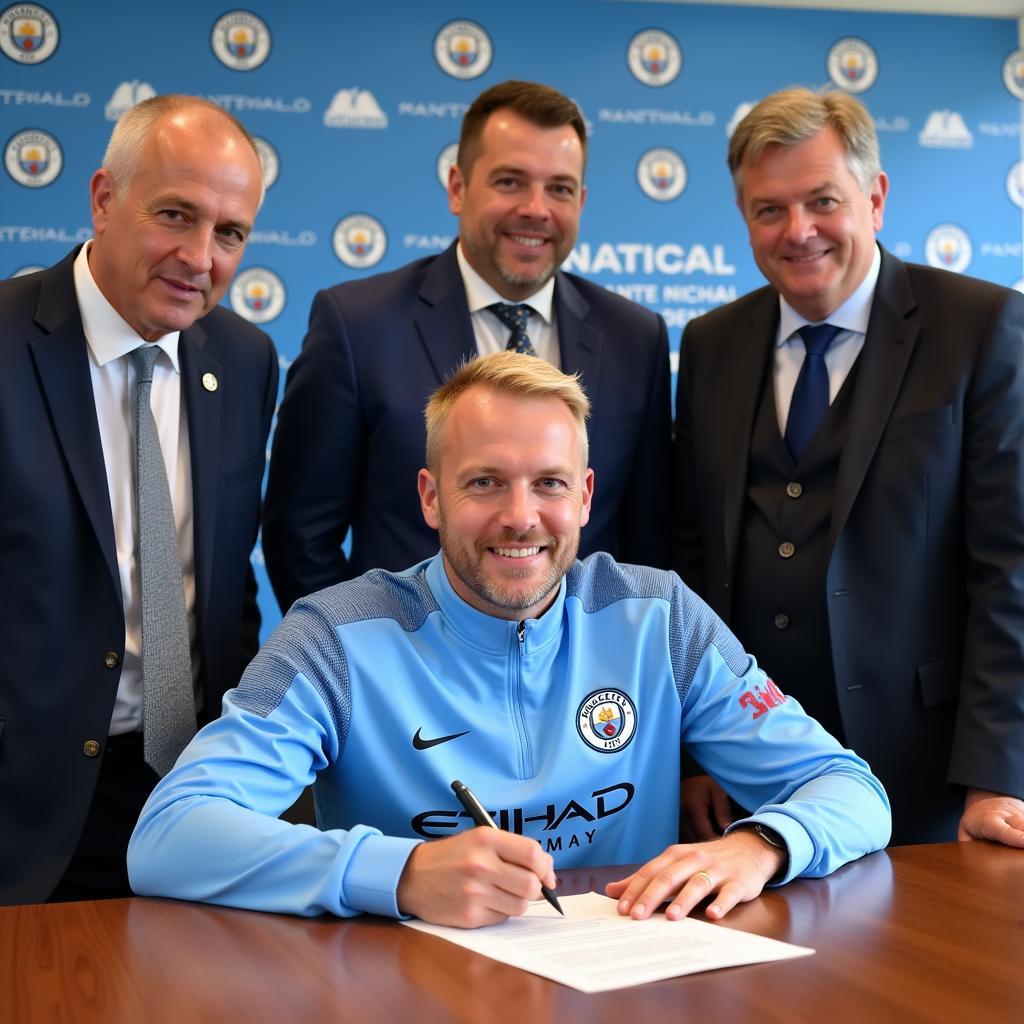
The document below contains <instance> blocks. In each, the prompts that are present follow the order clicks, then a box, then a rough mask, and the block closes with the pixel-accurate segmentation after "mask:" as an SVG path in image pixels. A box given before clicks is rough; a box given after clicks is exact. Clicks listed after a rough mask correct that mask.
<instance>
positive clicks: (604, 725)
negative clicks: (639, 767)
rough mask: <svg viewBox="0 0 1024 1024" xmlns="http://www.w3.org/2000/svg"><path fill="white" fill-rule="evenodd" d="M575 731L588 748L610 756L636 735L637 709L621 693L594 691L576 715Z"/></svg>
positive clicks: (611, 690)
mask: <svg viewBox="0 0 1024 1024" xmlns="http://www.w3.org/2000/svg"><path fill="white" fill-rule="evenodd" d="M576 730H577V731H578V732H579V734H580V738H581V739H582V740H583V742H584V743H586V745H587V746H588V747H591V748H592V749H593V750H598V751H600V752H601V753H602V754H613V753H615V752H616V751H619V750H622V749H623V748H624V747H627V746H629V742H630V740H632V739H633V736H634V734H635V733H636V706H635V705H634V704H633V701H632V700H631V699H630V697H629V696H628V695H627V694H625V693H623V692H622V690H615V689H607V690H595V691H594V692H593V693H591V694H589V695H588V696H587V697H585V698H584V699H583V701H582V703H581V704H580V706H579V708H578V710H577V712H576Z"/></svg>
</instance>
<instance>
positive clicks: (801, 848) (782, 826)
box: [725, 811, 814, 887]
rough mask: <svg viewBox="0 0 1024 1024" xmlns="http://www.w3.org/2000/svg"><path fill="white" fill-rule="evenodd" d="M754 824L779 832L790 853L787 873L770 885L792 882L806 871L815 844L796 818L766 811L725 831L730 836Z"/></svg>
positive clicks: (736, 822) (735, 822)
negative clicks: (738, 829) (745, 826)
mask: <svg viewBox="0 0 1024 1024" xmlns="http://www.w3.org/2000/svg"><path fill="white" fill-rule="evenodd" d="M754 822H757V823H759V824H761V825H764V826H766V827H767V828H770V829H772V830H773V831H774V832H777V833H778V834H779V836H780V837H781V838H782V841H783V842H784V843H785V844H786V850H787V851H788V853H789V860H788V863H787V864H786V870H785V873H784V874H783V875H782V877H781V878H778V879H773V880H772V882H771V883H770V884H771V885H772V886H773V887H774V886H777V885H785V884H786V883H787V882H791V881H792V880H793V879H794V878H796V877H797V876H798V875H800V874H801V873H802V872H803V871H804V869H805V868H806V867H807V865H808V864H810V863H811V858H812V857H813V856H814V843H813V842H812V841H811V837H810V836H809V835H808V833H807V829H805V828H804V827H803V825H801V824H800V822H798V821H797V820H796V819H795V818H791V817H790V816H789V815H788V814H779V813H778V812H776V811H764V812H763V813H761V814H755V815H754V816H753V817H750V818H743V819H742V820H740V821H734V822H733V823H732V824H731V825H730V826H729V827H728V828H727V829H726V830H725V834H726V835H729V833H730V832H732V831H734V830H735V829H737V828H739V827H740V826H741V825H752V824H754Z"/></svg>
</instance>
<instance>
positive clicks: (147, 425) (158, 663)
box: [131, 344, 196, 776]
mask: <svg viewBox="0 0 1024 1024" xmlns="http://www.w3.org/2000/svg"><path fill="white" fill-rule="evenodd" d="M159 351H160V349H159V348H158V347H157V346H156V345H151V344H144V345H141V346H140V347H139V348H137V349H135V351H134V352H132V353H131V359H132V363H133V364H134V366H135V374H136V383H135V502H136V512H137V516H138V518H137V524H138V525H137V530H138V563H139V603H140V605H141V607H142V729H143V754H144V756H145V759H146V763H147V764H148V765H149V766H150V767H151V768H152V769H153V770H154V771H155V772H156V773H157V774H158V775H160V776H164V775H166V774H167V773H168V772H169V771H170V770H171V768H172V767H173V766H174V762H175V761H176V760H177V757H178V755H179V754H180V753H181V752H182V750H184V749H185V746H186V744H187V743H188V741H189V740H190V739H192V737H193V736H194V735H195V732H196V707H195V697H194V695H193V692H192V658H191V653H190V648H189V639H188V621H187V619H186V617H185V588H184V585H183V583H182V579H181V560H180V557H179V554H178V531H177V528H176V527H175V525H174V509H173V507H172V506H171V492H170V488H169V487H168V485H167V469H166V467H165V466H164V457H163V452H162V450H161V448H160V438H159V436H158V434H157V430H156V420H155V419H154V418H153V410H152V409H151V408H150V404H149V399H150V392H151V390H152V387H153V364H154V363H155V362H156V357H157V354H158V353H159Z"/></svg>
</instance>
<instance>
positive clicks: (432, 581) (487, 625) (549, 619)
mask: <svg viewBox="0 0 1024 1024" xmlns="http://www.w3.org/2000/svg"><path fill="white" fill-rule="evenodd" d="M427 585H428V586H429V587H430V591H431V593H432V594H433V595H434V599H435V600H436V601H437V604H438V607H439V608H440V609H441V614H442V615H443V616H444V617H445V619H446V620H447V621H448V623H449V624H450V625H451V627H452V629H454V630H455V631H456V632H457V633H458V634H459V635H460V636H461V637H462V638H463V639H464V640H466V641H467V642H468V643H470V644H471V645H473V646H474V647H477V648H480V649H481V650H487V651H491V652H494V653H497V654H504V653H507V652H508V649H509V647H508V645H509V641H510V639H511V638H512V635H514V633H515V631H516V630H517V629H518V625H519V624H518V623H517V622H516V621H514V620H512V619H499V618H498V617H497V616H496V615H489V614H488V613H487V612H482V611H480V610H479V609H478V608H474V607H473V606H472V605H471V604H469V603H468V602H466V601H464V600H463V599H462V598H461V597H459V595H458V594H456V593H455V589H454V588H453V587H452V584H451V580H449V579H448V572H447V570H446V569H445V567H444V556H443V555H442V554H440V553H438V554H437V555H435V556H434V558H433V559H431V561H430V562H428V563H427ZM564 612H565V577H564V576H563V577H562V580H561V582H560V583H559V585H558V594H557V595H556V596H555V600H554V601H553V602H552V603H551V606H550V607H549V608H548V609H547V611H545V612H544V614H543V615H541V617H540V618H539V619H527V620H526V630H525V633H524V637H523V644H524V648H525V652H524V653H529V652H530V651H533V650H536V649H537V648H538V647H540V646H542V645H544V644H546V643H548V642H549V641H551V640H553V639H555V638H557V637H558V636H559V635H560V634H561V629H562V616H563V614H564Z"/></svg>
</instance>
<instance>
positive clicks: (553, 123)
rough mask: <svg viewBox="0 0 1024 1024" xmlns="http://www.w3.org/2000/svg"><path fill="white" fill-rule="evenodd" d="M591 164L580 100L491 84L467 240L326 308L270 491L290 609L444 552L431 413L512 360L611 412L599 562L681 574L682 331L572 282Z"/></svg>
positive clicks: (464, 154)
mask: <svg viewBox="0 0 1024 1024" xmlns="http://www.w3.org/2000/svg"><path fill="white" fill-rule="evenodd" d="M585 157H586V127H585V124H584V121H583V118H582V115H581V114H580V112H579V110H578V109H577V107H576V105H575V104H574V103H572V101H571V100H568V99H567V98H566V97H564V96H562V95H561V94H560V93H558V92H556V91H555V90H553V89H549V88H548V87H546V86H543V85H537V84H534V83H530V82H505V83H502V84H500V85H496V86H493V87H492V88H490V89H488V90H487V91H486V92H484V93H483V94H481V95H480V96H479V97H478V98H477V99H476V101H475V102H474V103H473V105H472V106H471V107H470V109H469V111H468V112H467V113H466V116H465V118H464V120H463V125H462V135H461V139H460V142H459V156H458V161H457V163H456V165H455V166H454V167H453V168H452V170H451V175H450V179H449V186H448V195H449V205H450V207H451V210H452V212H453V213H455V214H456V215H458V217H459V240H458V243H457V244H456V245H453V246H452V247H451V248H450V249H448V250H447V251H446V252H443V253H441V254H440V255H439V256H436V257H430V258H428V259H424V260H419V261H417V262H415V263H411V264H409V265H408V266H405V267H402V268H401V269H399V270H396V271H393V272H392V273H387V274H380V275H378V276H375V277H371V278H369V279H367V280H362V281H352V282H348V283H346V284H341V285H337V286H335V287H334V288H330V289H328V290H326V291H323V292H320V293H319V294H318V295H317V296H316V298H315V300H314V302H313V308H312V312H311V314H310V321H309V332H308V334H307V335H306V339H305V342H304V343H303V348H302V353H301V355H300V356H299V357H298V359H296V361H295V363H294V365H293V366H292V368H291V370H290V371H289V374H288V384H287V387H286V389H285V396H284V400H283V402H282V404H281V409H280V411H279V414H278V425H277V430H276V432H275V436H274V448H273V457H272V459H271V469H270V480H269V482H268V485H267V501H266V514H265V517H264V525H263V551H264V554H265V556H266V561H267V570H268V572H269V574H270V579H271V582H272V583H273V585H274V590H275V593H276V594H277V598H278V601H279V603H280V605H281V608H282V609H283V610H287V608H288V607H289V606H290V605H291V603H292V602H293V601H294V600H295V599H296V598H298V597H301V596H303V595H305V594H308V593H311V592H313V591H315V590H320V589H322V588H323V587H327V586H330V585H332V584H334V583H338V582H340V581H341V580H344V579H349V578H351V577H353V576H358V575H360V574H361V573H363V572H365V571H366V570H368V569H372V568H375V567H380V568H385V569H394V570H400V569H405V568H406V567H407V566H409V565H411V564H413V563H415V562H417V561H420V560H421V559H423V558H426V557H427V556H430V555H433V554H434V553H435V552H436V551H437V547H438V540H437V534H436V533H435V532H434V531H433V530H431V529H430V528H429V527H427V526H426V524H425V523H424V522H423V518H422V516H421V515H420V510H419V507H418V505H417V502H416V493H415V487H414V483H415V481H416V477H417V473H418V471H419V469H420V467H421V466H422V465H423V449H424V441H425V432H424V426H423V422H422V410H423V406H424V403H425V401H426V398H427V396H428V395H429V394H430V393H431V392H432V391H433V390H434V389H435V388H436V387H438V386H439V385H440V384H441V382H442V381H443V380H444V379H445V377H446V376H447V375H448V374H449V373H450V371H451V370H452V369H453V368H454V367H456V366H457V365H458V364H459V363H461V362H463V361H465V360H467V359H470V358H472V357H473V356H475V355H477V354H478V353H480V354H486V353H488V352H492V351H498V350H499V349H504V348H506V347H510V348H515V349H517V350H518V351H521V352H528V353H530V354H535V355H538V356H539V357H540V358H542V359H546V360H547V361H548V362H551V363H554V364H555V365H556V366H560V367H561V368H562V369H563V370H565V371H566V372H570V373H571V372H579V374H580V375H581V378H582V382H583V385H584V387H585V388H586V390H587V393H588V395H589V397H590V400H591V403H592V405H593V408H594V413H593V417H592V419H591V422H590V434H591V438H592V441H593V450H594V453H595V460H596V461H595V464H594V469H595V474H596V477H597V479H598V480H599V481H600V483H599V485H598V486H599V488H600V490H601V493H600V498H601V500H600V501H599V502H597V503H596V507H597V508H599V509H600V511H598V512H595V514H594V516H593V517H592V518H591V522H590V525H589V526H587V528H586V529H585V530H584V531H583V535H582V542H581V554H583V555H586V554H589V553H590V552H592V551H597V550H604V551H610V552H611V553H612V554H614V555H615V556H616V557H618V558H619V559H620V560H622V561H629V562H641V563H647V564H652V565H657V566H664V565H666V564H667V560H668V498H669V494H668V492H669V489H670V488H669V486H668V480H669V470H670V457H669V447H670V431H671V423H670V411H669V384H668V374H669V370H668V342H667V335H666V330H665V324H664V322H663V321H662V319H661V318H660V317H658V316H657V315H655V314H653V313H651V312H648V311H647V310H644V309H642V308H641V307H639V306H637V305H635V304H633V303H631V302H628V301H626V300H625V299H622V298H620V297H619V296H615V295H612V294H611V293H609V292H608V291H607V290H606V289H604V288H601V287H598V286H597V285H594V284H591V283H590V282H587V281H584V280H582V279H581V278H579V277H575V276H573V275H571V274H564V273H560V272H559V271H558V267H559V265H560V264H561V263H562V261H563V260H564V259H565V258H566V256H568V254H569V252H570V251H571V250H572V246H573V244H574V243H575V241H576V234H577V228H578V225H579V216H580V211H581V209H582V207H583V201H584V197H585V189H584V186H583V168H584V163H585ZM517 318H520V319H519V320H518V322H517ZM350 527H351V530H352V548H351V556H350V557H346V555H345V553H344V551H343V550H342V542H343V541H344V540H345V537H346V535H347V534H348V532H349V528H350Z"/></svg>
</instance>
